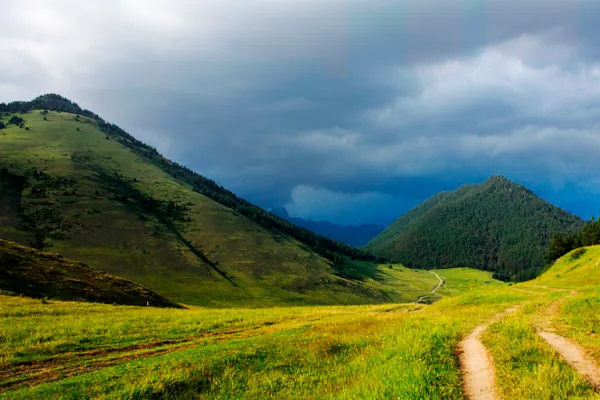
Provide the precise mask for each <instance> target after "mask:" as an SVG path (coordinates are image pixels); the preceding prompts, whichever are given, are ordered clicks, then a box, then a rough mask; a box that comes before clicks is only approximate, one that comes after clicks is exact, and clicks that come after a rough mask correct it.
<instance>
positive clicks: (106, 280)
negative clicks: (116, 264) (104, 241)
mask: <svg viewBox="0 0 600 400" xmlns="http://www.w3.org/2000/svg"><path fill="white" fill-rule="evenodd" d="M0 291H8V292H12V293H15V294H22V295H25V296H28V297H37V298H43V297H49V298H52V299H57V300H85V301H92V302H96V303H108V304H123V305H132V306H146V305H148V304H149V305H151V306H153V307H176V308H181V306H179V305H177V304H175V303H173V302H171V301H169V300H167V299H165V298H164V297H162V296H159V295H157V294H156V293H154V292H152V291H150V290H148V289H146V288H143V287H141V286H139V285H136V284H135V283H133V282H130V281H127V280H125V279H121V278H117V277H115V276H112V275H109V274H107V273H105V272H101V271H98V270H95V269H93V268H89V267H88V266H87V265H85V264H83V263H78V262H75V261H71V260H68V259H65V258H63V257H61V256H60V255H58V254H54V255H53V254H49V253H43V252H40V251H37V250H34V249H32V248H28V247H25V246H21V245H18V244H16V243H12V242H7V241H4V240H0Z"/></svg>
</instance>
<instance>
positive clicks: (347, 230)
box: [271, 208, 383, 247]
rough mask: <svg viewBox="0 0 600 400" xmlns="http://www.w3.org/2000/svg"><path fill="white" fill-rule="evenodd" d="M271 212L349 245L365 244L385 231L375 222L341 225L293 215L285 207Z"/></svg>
mask: <svg viewBox="0 0 600 400" xmlns="http://www.w3.org/2000/svg"><path fill="white" fill-rule="evenodd" d="M271 213H273V214H275V215H277V216H278V217H281V218H283V219H285V220H286V221H290V222H291V223H293V224H295V225H297V226H299V227H301V228H304V229H308V230H309V231H312V232H315V233H317V234H319V235H322V236H325V237H327V238H329V239H333V240H335V241H337V242H340V243H344V244H347V245H349V246H356V247H359V246H364V245H365V244H367V243H368V242H369V241H370V240H371V239H373V238H374V237H375V236H377V235H378V234H380V233H381V232H382V231H383V228H382V227H381V226H379V225H375V224H362V225H339V224H334V223H333V222H329V221H313V220H310V219H304V218H298V217H292V216H290V215H289V214H288V212H287V210H286V209H285V208H281V209H276V210H273V211H271Z"/></svg>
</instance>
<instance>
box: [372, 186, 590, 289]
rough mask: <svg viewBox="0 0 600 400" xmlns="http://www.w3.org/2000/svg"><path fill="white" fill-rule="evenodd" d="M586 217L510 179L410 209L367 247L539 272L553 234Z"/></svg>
mask: <svg viewBox="0 0 600 400" xmlns="http://www.w3.org/2000/svg"><path fill="white" fill-rule="evenodd" d="M582 226H583V221H582V220H581V219H580V218H578V217H576V216H574V215H571V214H569V213H567V212H565V211H563V210H561V209H559V208H558V207H555V206H553V205H551V204H549V203H547V202H546V201H544V200H542V199H540V198H539V197H537V196H536V195H535V194H534V193H532V192H531V191H530V190H528V189H527V188H525V187H524V186H522V185H518V184H516V183H514V182H511V181H510V180H508V179H506V178H504V177H501V176H493V177H491V178H489V179H488V180H486V181H485V182H483V183H482V184H480V185H469V186H463V187H460V188H459V189H457V190H455V191H452V192H444V193H439V194H437V195H436V196H433V197H432V198H430V199H429V200H427V201H425V202H424V203H422V204H420V205H419V206H417V207H415V208H414V209H412V210H410V211H409V212H408V213H406V214H405V215H403V216H402V217H400V218H399V219H398V220H397V221H396V222H394V223H393V224H392V225H390V226H389V227H388V228H387V229H386V230H385V231H383V232H382V233H381V234H380V235H378V236H377V237H376V238H375V239H373V240H372V241H371V242H369V243H368V244H367V246H365V249H367V250H369V251H372V252H373V253H374V254H376V255H379V256H382V257H388V258H390V259H391V260H393V261H396V262H402V263H404V264H405V265H407V266H419V267H423V268H453V267H467V266H468V267H472V268H477V269H482V270H488V271H493V272H494V273H495V275H494V276H495V277H497V278H500V279H503V280H513V281H521V280H526V279H531V278H533V277H535V276H536V275H537V274H539V272H540V271H541V270H542V268H543V266H544V256H545V255H546V252H547V248H548V245H549V243H550V240H551V238H552V236H553V235H554V234H557V233H569V232H575V231H577V230H578V229H580V228H581V227H582Z"/></svg>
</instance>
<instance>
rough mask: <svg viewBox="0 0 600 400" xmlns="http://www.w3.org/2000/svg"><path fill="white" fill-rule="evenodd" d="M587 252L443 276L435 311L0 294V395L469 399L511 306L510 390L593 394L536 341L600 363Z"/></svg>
mask: <svg viewBox="0 0 600 400" xmlns="http://www.w3.org/2000/svg"><path fill="white" fill-rule="evenodd" d="M588 252H589V253H588V257H587V258H586V259H585V260H572V259H571V258H570V257H571V256H570V255H566V256H565V257H563V258H562V259H561V260H559V261H558V262H557V263H556V265H555V266H554V267H552V268H551V269H550V270H549V271H547V272H546V273H545V274H544V275H542V276H541V277H540V278H539V279H537V280H534V281H530V282H527V283H523V284H519V285H507V284H503V283H499V282H496V281H493V280H490V279H489V275H488V274H487V273H485V272H480V271H478V272H473V271H471V270H468V269H455V270H438V271H436V272H437V273H438V274H439V275H440V277H442V278H443V280H444V284H443V286H442V287H441V288H440V289H439V290H440V293H441V294H440V295H439V296H440V299H439V300H437V301H436V302H435V303H434V304H432V305H427V304H416V303H397V304H385V305H362V306H303V307H278V308H252V309H244V308H226V309H219V308H202V307H194V306H191V307H189V308H188V309H182V310H174V309H155V308H151V307H131V306H115V305H100V304H92V303H78V302H61V301H53V300H49V301H40V300H35V299H29V298H24V297H19V296H1V297H0V319H1V321H0V322H1V323H0V338H1V340H0V354H1V355H2V356H1V358H0V398H2V399H23V398H27V399H53V398H56V399H82V398H94V399H96V398H97V399H148V398H174V399H192V398H194V399H196V398H205V399H229V398H232V399H233V398H236V399H237V398H240V399H242V398H244V399H256V398H274V399H275V398H277V399H281V398H307V399H323V398H325V399H328V398H331V399H356V398H365V399H381V398H393V399H462V398H464V395H465V394H464V391H463V387H462V383H461V373H460V367H459V362H458V356H457V348H458V343H459V342H460V341H461V340H462V338H464V337H465V336H466V335H468V334H469V333H470V332H471V331H472V330H473V329H474V328H475V327H476V326H478V325H480V324H482V323H485V322H486V321H489V320H491V319H492V318H493V317H494V316H495V315H497V314H499V313H501V312H502V311H503V310H505V309H507V308H509V307H512V306H515V305H518V306H519V309H518V311H517V312H515V313H512V314H509V315H506V316H504V317H503V318H501V319H500V320H498V321H496V322H495V323H493V324H491V325H490V327H489V328H488V330H487V331H486V332H485V333H484V335H483V337H482V340H483V343H484V344H485V345H486V347H487V348H488V350H489V352H490V354H491V356H492V357H493V359H494V364H495V367H496V374H497V379H498V390H499V392H500V393H501V394H502V396H503V397H504V398H519V399H551V398H556V399H558V398H582V399H588V398H589V399H591V398H599V397H598V395H597V393H596V392H595V391H594V389H593V388H592V387H591V385H590V384H589V383H587V382H586V381H585V379H583V378H582V377H580V376H578V374H577V373H576V372H575V371H574V370H573V369H572V368H571V367H570V366H569V365H568V364H566V363H565V362H564V361H562V360H561V359H560V357H559V356H558V355H557V354H556V352H555V351H554V350H553V349H552V348H551V347H550V346H549V345H548V344H546V343H545V342H544V341H543V340H542V339H541V338H540V337H539V336H537V334H536V327H537V326H539V323H540V322H542V321H543V322H545V323H547V324H551V326H553V327H554V328H555V329H556V330H557V332H559V333H560V334H562V335H564V336H566V337H569V338H571V339H572V340H574V341H576V342H578V343H579V344H580V345H581V346H583V347H584V348H585V349H586V350H587V351H589V353H590V354H592V355H593V356H594V357H595V358H596V359H598V360H600V340H598V336H597V334H596V333H597V331H598V326H599V325H598V317H597V315H598V312H599V311H600V291H599V290H598V289H597V284H598V278H597V275H598V274H597V272H598V269H596V268H594V267H595V263H596V259H600V251H599V248H590V249H588ZM590 265H591V266H590ZM381 267H382V268H386V269H387V270H390V271H391V272H389V273H391V274H397V275H401V274H407V273H408V274H410V273H412V274H414V275H415V282H416V277H418V276H421V278H422V279H423V280H422V282H421V284H422V286H423V288H426V287H429V288H432V285H431V283H432V282H435V281H437V278H436V277H435V276H434V275H433V274H432V273H430V272H428V271H408V270H405V269H404V268H402V267H400V266H392V268H389V266H385V267H384V266H381ZM426 277H427V279H426ZM429 277H431V278H433V279H434V281H431V280H429ZM580 280H587V282H588V284H587V286H582V287H580V288H579V289H578V291H577V292H574V291H573V290H572V289H571V287H570V286H571V285H572V282H574V281H578V282H579V281H580ZM415 284H416V283H415ZM444 292H446V293H449V295H444V294H443V293H444ZM550 310H553V311H550ZM575 310H576V311H577V312H574V311H575Z"/></svg>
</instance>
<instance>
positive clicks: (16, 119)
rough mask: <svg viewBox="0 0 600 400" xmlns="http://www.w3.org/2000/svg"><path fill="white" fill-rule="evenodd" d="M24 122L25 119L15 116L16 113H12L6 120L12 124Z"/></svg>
mask: <svg viewBox="0 0 600 400" xmlns="http://www.w3.org/2000/svg"><path fill="white" fill-rule="evenodd" d="M24 122H25V120H24V119H23V118H21V117H17V116H16V115H13V116H12V117H10V119H9V120H8V124H9V125H10V124H12V125H22V124H23V123H24Z"/></svg>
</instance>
